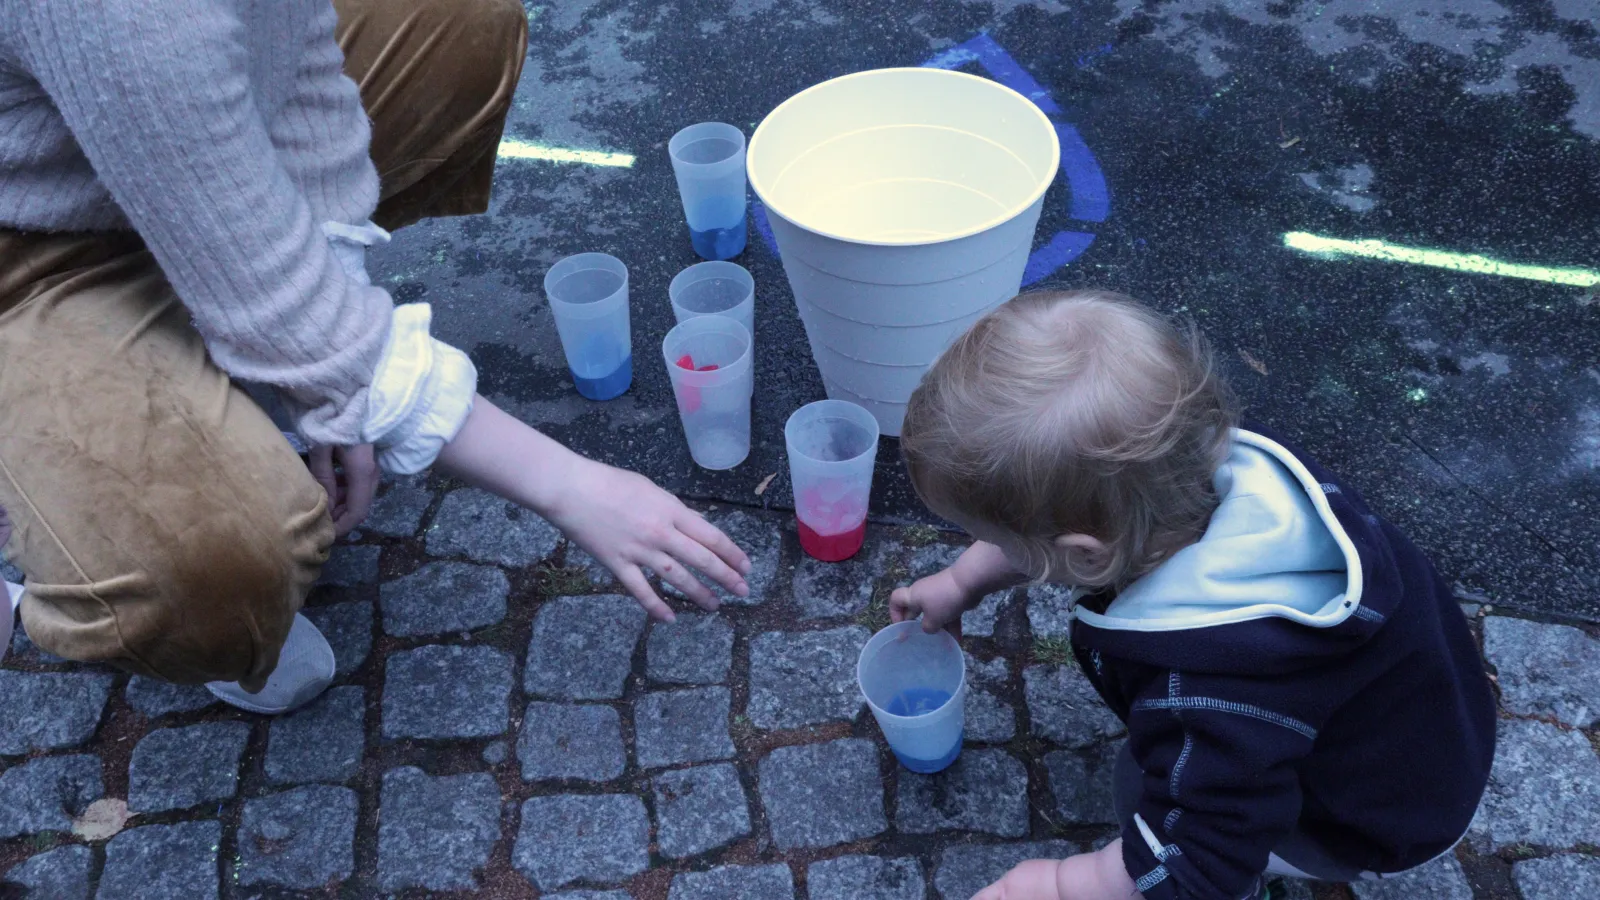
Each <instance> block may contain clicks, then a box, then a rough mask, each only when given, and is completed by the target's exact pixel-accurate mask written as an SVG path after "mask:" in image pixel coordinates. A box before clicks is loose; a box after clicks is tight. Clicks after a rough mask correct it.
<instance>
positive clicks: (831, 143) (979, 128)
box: [749, 69, 1061, 436]
mask: <svg viewBox="0 0 1600 900" xmlns="http://www.w3.org/2000/svg"><path fill="white" fill-rule="evenodd" d="M1056 127H1057V126H1056V125H1054V124H1053V123H1052V122H1051V121H1050V119H1049V118H1048V117H1046V116H1045V114H1044V113H1043V112H1042V111H1041V110H1040V109H1039V107H1038V106H1036V105H1035V104H1034V103H1033V101H1031V100H1029V99H1028V98H1027V97H1024V96H1023V95H1021V94H1019V93H1017V92H1016V91H1014V90H1012V89H1010V88H1008V87H1005V86H1004V85H1001V84H999V83H997V82H995V81H992V80H990V79H987V78H979V77H977V76H975V75H967V74H965V73H962V72H947V71H943V70H940V69H880V70H876V71H870V72H858V73H856V74H854V75H846V76H844V77H842V78H835V79H833V80H832V81H826V82H823V83H822V84H820V85H817V86H816V87H813V88H810V89H808V90H805V91H802V92H801V93H799V94H796V95H795V96H793V97H791V98H789V99H788V100H786V101H785V102H784V103H783V104H782V105H781V106H779V107H778V108H777V109H775V110H773V112H772V114H771V115H769V116H768V117H767V118H766V120H765V121H763V122H762V123H761V126H760V127H759V128H757V129H756V131H755V134H754V136H752V137H751V138H750V147H749V160H750V187H751V188H752V190H753V191H754V192H755V195H756V196H757V197H759V198H760V199H761V202H762V204H764V205H765V206H766V210H767V221H768V222H769V223H770V224H771V226H772V233H773V237H774V238H775V239H776V240H777V243H778V249H779V250H780V251H781V252H782V254H783V267H784V270H785V271H786V272H787V273H788V275H789V285H790V287H791V288H792V289H793V291H794V297H795V303H796V305H797V306H798V308H799V311H800V320H801V321H802V322H803V323H804V324H805V328H806V337H807V338H808V339H809V340H810V342H811V354H812V358H813V359H815V360H816V363H817V367H818V369H819V370H820V371H821V373H822V382H823V384H824V386H825V387H826V388H827V390H828V396H829V397H833V398H836V399H840V400H853V401H855V402H856V403H859V404H861V405H862V406H864V407H866V408H867V409H869V410H871V411H872V412H873V413H874V414H875V415H877V417H878V421H879V423H880V424H881V425H882V427H883V433H884V434H887V435H891V436H898V435H899V434H900V428H901V425H902V424H903V420H904V419H905V411H906V403H907V402H908V401H909V400H910V398H911V392H912V391H913V390H915V389H916V387H917V384H918V382H919V381H920V380H921V379H922V375H923V373H924V372H926V371H927V370H928V367H929V366H931V365H932V364H933V361H934V360H936V359H938V357H939V354H940V353H943V352H944V350H945V348H946V347H948V346H949V345H950V342H951V341H953V340H954V339H955V338H956V337H957V336H959V335H960V334H962V333H963V332H965V331H966V330H967V329H968V328H970V327H971V326H972V323H973V322H975V321H977V320H978V318H980V317H981V316H982V315H983V314H984V313H986V312H988V311H989V310H991V309H994V308H995V307H996V306H999V305H1000V304H1001V303H1004V302H1005V301H1006V300H1009V299H1011V297H1013V296H1014V295H1015V294H1016V293H1017V291H1018V289H1019V288H1020V286H1021V284H1022V278H1023V272H1024V270H1025V268H1026V266H1027V264H1028V257H1029V253H1030V251H1031V250H1032V249H1033V237H1034V230H1035V226H1036V225H1037V224H1038V222H1039V214H1040V211H1041V210H1042V209H1043V205H1044V198H1045V192H1046V191H1047V190H1049V188H1050V185H1051V184H1052V183H1053V182H1054V181H1055V177H1056V172H1057V169H1058V168H1059V163H1060V158H1061V146H1060V139H1059V137H1058V135H1057V134H1056Z"/></svg>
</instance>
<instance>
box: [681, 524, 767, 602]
mask: <svg viewBox="0 0 1600 900" xmlns="http://www.w3.org/2000/svg"><path fill="white" fill-rule="evenodd" d="M673 524H674V525H676V526H677V527H678V530H679V531H681V532H683V533H684V534H686V535H688V536H689V537H690V538H691V539H693V540H694V541H696V542H698V543H699V544H700V545H701V546H703V547H705V548H706V549H707V550H710V551H711V552H712V553H715V554H716V555H717V557H718V558H720V559H721V560H722V561H723V562H725V563H727V564H728V567H729V568H731V569H733V570H734V571H735V572H738V573H739V574H740V575H749V574H750V557H749V555H748V554H746V553H745V552H744V551H743V550H741V549H739V545H738V544H735V543H734V542H733V541H732V540H730V539H729V538H728V536H727V535H725V534H723V533H722V529H720V528H718V527H717V526H715V525H713V524H711V523H710V522H707V521H706V520H705V519H704V518H702V517H701V516H699V515H696V514H695V512H694V510H691V509H689V508H688V507H687V506H686V507H684V508H683V513H682V514H681V515H680V516H678V520H677V521H676V522H674V523H673ZM708 574H709V573H708ZM728 590H730V591H731V590H733V588H732V587H729V588H728Z"/></svg>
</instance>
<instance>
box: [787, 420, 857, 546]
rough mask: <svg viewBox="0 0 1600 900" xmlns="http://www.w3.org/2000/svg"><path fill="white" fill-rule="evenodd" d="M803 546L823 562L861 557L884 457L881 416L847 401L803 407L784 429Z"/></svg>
mask: <svg viewBox="0 0 1600 900" xmlns="http://www.w3.org/2000/svg"><path fill="white" fill-rule="evenodd" d="M783 436H784V441H785V443H786V444H787V445H788V449H789V477H790V480H791V481H792V483H793V484H794V514H795V518H796V519H798V520H799V523H800V546H801V548H802V549H804V550H805V551H806V553H808V554H810V555H811V556H813V557H815V558H816V559H820V560H822V561H823V562H839V561H840V560H845V559H849V558H850V557H852V556H854V555H856V552H857V551H859V550H860V549H861V544H862V541H863V540H865V539H866V535H867V501H868V500H869V499H870V498H871V496H872V468H873V464H874V463H875V462H876V461H877V458H878V420H877V419H875V418H873V416H872V413H869V412H867V411H866V410H865V409H862V408H861V407H859V406H857V405H856V404H854V403H849V402H847V401H844V400H822V401H819V402H817V403H811V404H808V405H806V406H802V407H801V408H800V409H798V410H796V411H795V413H794V415H792V416H790V417H789V422H788V424H787V425H785V426H784V429H783Z"/></svg>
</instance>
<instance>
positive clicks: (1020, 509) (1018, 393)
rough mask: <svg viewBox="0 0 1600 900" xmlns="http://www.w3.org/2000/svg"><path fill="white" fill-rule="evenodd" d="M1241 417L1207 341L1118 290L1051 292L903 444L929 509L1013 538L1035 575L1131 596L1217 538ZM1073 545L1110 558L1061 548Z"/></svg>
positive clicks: (946, 358) (951, 377)
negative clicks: (1215, 519) (1071, 540)
mask: <svg viewBox="0 0 1600 900" xmlns="http://www.w3.org/2000/svg"><path fill="white" fill-rule="evenodd" d="M1237 419H1238V415H1237V412H1236V410H1235V406H1234V401H1233V397H1232V394H1231V393H1230V392H1229V390H1228V387H1227V384H1226V383H1225V382H1224V381H1223V379H1222V377H1221V375H1220V373H1219V372H1218V371H1217V368H1216V365H1215V364H1214V361H1213V359H1212V355H1211V351H1210V348H1209V346H1208V345H1207V343H1206V341H1205V339H1204V337H1202V336H1201V335H1200V333H1199V332H1198V331H1196V330H1194V329H1193V328H1192V327H1191V328H1184V329H1179V328H1177V327H1175V326H1174V325H1173V324H1172V323H1171V322H1169V321H1167V320H1166V319H1165V318H1163V317H1162V316H1161V315H1159V314H1158V313H1156V312H1155V311H1153V310H1151V309H1149V308H1147V307H1145V306H1142V305H1140V304H1139V303H1137V302H1136V301H1134V300H1132V299H1131V298H1128V297H1125V296H1122V295H1120V294H1115V293H1111V292H1107V291H1071V292H1064V293H1063V292H1039V293H1029V294H1023V295H1021V296H1019V297H1017V298H1015V299H1013V300H1011V301H1010V302H1008V303H1006V304H1005V305H1004V306H1001V307H1000V308H999V309H996V310H995V311H994V312H992V313H990V314H989V315H987V316H985V317H984V318H983V319H982V320H980V321H979V322H978V323H977V324H976V325H974V326H973V327H972V329H971V330H970V331H968V332H967V333H966V334H965V335H963V336H962V337H961V338H960V339H959V340H957V341H956V343H955V344H954V345H953V346H951V347H950V349H949V350H947V351H945V353H944V355H943V356H942V357H941V358H940V359H939V361H938V363H936V364H935V365H934V366H933V368H932V370H930V371H929V372H928V374H927V376H926V377H925V378H924V379H923V381H922V385H921V387H919V388H917V391H916V393H915V394H913V395H912V398H911V404H910V407H909V408H908V409H907V411H906V420H905V426H904V428H903V430H902V436H901V444H900V445H901V449H902V451H903V452H904V454H905V458H906V464H907V466H908V467H909V469H910V472H911V480H912V483H913V484H914V485H915V486H916V489H917V492H918V494H920V495H921V497H922V499H923V501H924V502H926V503H927V504H928V506H929V507H931V508H932V509H933V510H934V511H935V512H937V513H939V514H940V515H943V516H945V517H946V518H949V519H951V520H952V521H954V522H957V523H958V524H961V525H963V526H966V527H968V528H969V529H972V530H975V531H990V532H998V533H999V534H1001V535H1004V536H1007V537H1008V538H1010V539H1009V540H1006V541H1005V544H1006V547H1005V549H1006V550H1007V551H1008V552H1009V553H1013V554H1018V555H1020V557H1021V560H1020V561H1025V562H1026V563H1027V565H1028V574H1029V575H1032V576H1033V577H1036V578H1040V579H1042V580H1049V581H1059V582H1065V583H1068V584H1073V585H1077V586H1080V587H1085V588H1103V587H1112V588H1120V587H1122V586H1125V585H1126V584H1128V583H1129V582H1131V581H1133V580H1134V579H1136V578H1138V577H1139V576H1141V575H1143V574H1145V573H1146V572H1148V571H1150V570H1151V569H1153V568H1155V567H1156V566H1157V565H1159V564H1160V563H1161V562H1163V561H1164V560H1166V559H1167V557H1169V556H1170V555H1171V554H1172V553H1173V552H1175V551H1176V550H1177V549H1179V548H1181V547H1182V546H1184V545H1185V544H1187V543H1189V542H1191V541H1193V540H1194V539H1196V538H1198V537H1199V536H1200V535H1201V534H1202V533H1203V532H1204V531H1205V528H1206V524H1207V522H1209V520H1210V518H1211V514H1212V512H1213V511H1214V510H1215V509H1216V505H1217V496H1216V491H1215V489H1214V488H1213V485H1212V478H1213V475H1214V473H1215V472H1216V471H1217V469H1218V467H1219V466H1221V465H1222V463H1223V461H1224V460H1225V459H1226V458H1227V455H1228V452H1229V446H1230V442H1231V437H1232V436H1231V431H1230V429H1231V428H1232V427H1233V426H1234V425H1235V424H1236V423H1237ZM975 526H976V527H975ZM1071 534H1082V535H1088V536H1090V537H1093V538H1096V539H1098V540H1099V541H1101V542H1102V543H1103V544H1104V545H1105V547H1106V552H1104V553H1098V552H1090V551H1085V550H1082V549H1079V548H1075V547H1068V546H1064V545H1063V544H1062V543H1059V542H1058V541H1057V540H1056V539H1057V538H1058V537H1061V536H1064V535H1071Z"/></svg>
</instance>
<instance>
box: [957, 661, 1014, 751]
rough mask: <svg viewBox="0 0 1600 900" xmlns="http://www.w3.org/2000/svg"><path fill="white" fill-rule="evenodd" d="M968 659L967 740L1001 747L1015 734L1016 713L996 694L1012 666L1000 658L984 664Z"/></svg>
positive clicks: (1002, 686) (1008, 679) (1003, 684)
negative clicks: (1000, 745)
mask: <svg viewBox="0 0 1600 900" xmlns="http://www.w3.org/2000/svg"><path fill="white" fill-rule="evenodd" d="M966 658H967V700H966V709H965V711H964V714H965V716H966V737H965V739H966V740H968V741H972V742H976V743H980V744H1003V743H1006V742H1007V741H1009V740H1011V739H1012V738H1014V737H1016V735H1017V714H1016V711H1015V710H1014V709H1012V708H1011V704H1010V703H1007V702H1006V701H1005V700H1002V699H1001V698H1000V694H999V693H998V692H999V691H1000V690H1003V689H1004V688H1005V687H1006V684H1007V682H1009V681H1010V678H1011V666H1010V665H1009V664H1008V663H1007V662H1006V661H1005V660H1004V659H1000V658H996V659H992V660H989V661H988V662H983V661H981V660H979V659H977V658H976V657H974V656H973V655H972V654H971V653H968V654H966Z"/></svg>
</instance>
